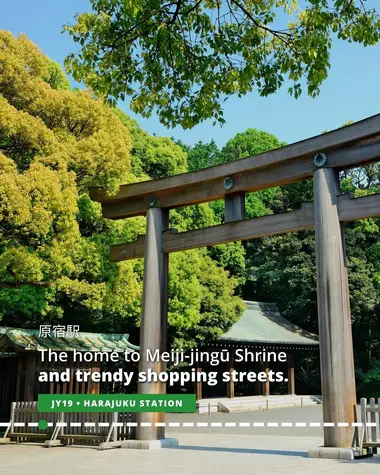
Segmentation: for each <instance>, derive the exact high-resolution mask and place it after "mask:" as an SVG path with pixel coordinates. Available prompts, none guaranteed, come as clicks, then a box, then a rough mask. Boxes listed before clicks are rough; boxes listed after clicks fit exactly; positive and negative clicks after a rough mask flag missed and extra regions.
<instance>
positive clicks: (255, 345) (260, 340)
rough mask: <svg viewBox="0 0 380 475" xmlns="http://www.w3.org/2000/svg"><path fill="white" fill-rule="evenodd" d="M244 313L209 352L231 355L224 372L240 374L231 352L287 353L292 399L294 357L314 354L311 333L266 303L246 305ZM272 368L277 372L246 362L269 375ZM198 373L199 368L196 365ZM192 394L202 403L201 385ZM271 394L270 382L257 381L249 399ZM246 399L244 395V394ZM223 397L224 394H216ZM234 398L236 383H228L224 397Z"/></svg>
mask: <svg viewBox="0 0 380 475" xmlns="http://www.w3.org/2000/svg"><path fill="white" fill-rule="evenodd" d="M245 304H246V306H247V309H246V310H245V312H244V313H243V315H242V316H241V317H240V318H239V320H238V321H237V322H236V323H235V324H234V325H232V327H231V328H230V329H229V330H228V331H227V332H226V333H225V334H224V335H222V336H221V338H220V339H219V340H218V343H217V344H216V345H213V346H211V347H210V351H212V350H215V349H217V350H218V351H220V350H223V349H227V350H229V352H230V357H229V361H228V363H227V368H226V369H227V371H230V372H232V371H234V370H236V371H239V368H241V366H242V365H241V363H240V362H239V363H238V362H234V361H233V357H234V351H235V350H236V349H237V348H241V349H243V348H246V349H248V350H249V351H252V352H255V351H258V352H260V351H262V350H265V351H272V352H275V353H278V352H285V353H286V363H285V364H286V366H287V367H286V368H285V371H284V374H285V375H286V379H287V380H288V381H287V394H290V395H295V394H296V387H295V377H294V359H295V358H294V356H295V354H296V353H299V352H300V350H317V349H318V339H317V337H316V336H315V335H313V334H312V333H309V332H307V331H306V330H303V329H302V328H300V327H298V326H297V325H294V324H293V323H291V322H290V321H289V320H286V319H285V318H283V317H282V316H281V315H280V314H279V312H278V310H277V308H276V306H275V305H274V304H269V303H261V302H250V301H245ZM271 366H275V367H276V368H277V367H278V366H279V364H278V363H275V364H273V365H272V364H271V363H264V362H261V361H260V362H252V363H251V362H247V364H246V369H249V370H252V371H256V372H260V371H265V372H266V373H268V372H269V370H270V369H271ZM198 370H199V371H201V370H202V368H201V366H200V365H198ZM195 393H196V396H197V400H200V399H202V397H203V396H204V391H203V390H202V383H201V382H198V383H196V385H195ZM270 394H271V390H270V381H269V379H268V380H267V381H266V382H265V383H261V382H259V381H257V382H256V383H253V384H252V388H251V390H250V391H249V395H255V396H259V395H260V396H261V395H262V396H269V395H270ZM245 395H247V394H245ZM217 396H224V394H217ZM235 396H236V391H235V383H234V381H233V380H231V381H229V382H228V383H227V397H228V398H234V397H235Z"/></svg>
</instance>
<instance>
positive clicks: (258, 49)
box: [64, 0, 380, 128]
mask: <svg viewBox="0 0 380 475" xmlns="http://www.w3.org/2000/svg"><path fill="white" fill-rule="evenodd" d="M91 6H92V11H91V12H89V13H84V14H80V15H77V16H76V18H75V23H74V24H73V25H70V26H68V25H67V26H65V27H64V29H65V30H66V31H67V32H68V33H69V34H70V35H71V36H72V38H73V40H74V41H75V42H77V43H79V44H80V45H81V49H80V51H79V53H78V54H76V55H70V56H69V57H68V58H67V60H66V66H67V68H68V71H69V72H72V73H73V75H74V77H75V79H77V80H80V81H84V82H85V83H86V84H87V85H88V86H90V87H91V88H92V89H93V90H95V91H96V92H97V94H99V95H101V96H104V97H106V98H107V99H108V100H109V101H111V102H113V103H115V102H116V101H117V100H118V99H122V100H123V99H124V98H125V97H127V96H129V97H130V98H131V107H132V109H133V110H134V111H135V112H138V113H140V114H142V115H143V116H145V117H148V116H149V115H150V114H151V113H152V111H153V110H155V111H156V112H157V113H158V115H159V118H160V120H161V122H162V123H163V124H165V125H167V126H176V125H181V126H182V127H183V128H191V127H193V126H194V125H196V124H197V123H199V122H201V121H203V120H205V119H208V118H213V119H214V122H215V123H216V122H219V123H221V124H223V123H224V118H223V108H224V102H225V100H226V99H227V98H228V97H229V96H231V95H233V94H237V95H239V96H242V95H244V94H246V93H248V92H250V91H252V90H255V91H257V93H258V94H260V95H262V96H267V95H270V94H274V93H275V92H277V91H278V90H279V88H280V87H281V86H282V85H283V84H284V83H285V81H286V80H290V84H291V85H290V87H289V93H290V94H291V95H293V96H294V97H295V98H298V97H299V96H300V94H301V93H302V91H303V90H306V91H307V93H308V94H309V95H311V96H312V97H315V96H316V95H317V94H318V93H319V88H320V86H321V84H322V82H323V81H324V80H325V79H326V77H327V74H328V70H329V67H330V57H329V56H330V53H329V52H330V49H331V42H332V38H333V36H334V35H336V36H337V37H338V38H341V39H342V40H345V41H350V42H351V41H354V42H359V43H361V44H363V45H365V46H367V45H373V44H376V43H377V42H378V41H379V33H380V20H379V16H378V14H377V13H376V12H375V11H374V10H370V9H365V8H364V7H365V6H364V4H363V2H362V1H360V0H355V1H350V2H347V1H346V0H334V1H331V2H327V1H323V2H321V1H315V0H308V1H305V2H302V3H300V4H298V2H297V1H296V0H294V1H285V0H277V1H275V0H256V1H252V0H230V1H228V2H224V1H223V2H220V1H210V0H200V1H199V0H177V1H174V2H169V1H163V0H155V1H153V2H152V1H148V0H138V1H135V2H125V1H124V0H93V1H92V2H91Z"/></svg>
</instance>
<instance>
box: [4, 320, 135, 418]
mask: <svg viewBox="0 0 380 475" xmlns="http://www.w3.org/2000/svg"><path fill="white" fill-rule="evenodd" d="M40 350H52V351H55V352H62V351H64V352H66V353H67V354H68V361H67V362H61V361H56V362H54V361H52V362H48V361H46V360H45V361H41V351H40ZM74 350H76V351H78V352H120V353H121V352H122V353H125V352H126V351H127V352H133V351H138V350H139V347H138V346H135V345H132V344H131V343H130V342H129V339H128V335H125V334H111V333H86V332H80V334H79V336H77V337H75V338H63V337H55V336H52V335H49V336H47V337H43V338H42V337H40V336H39V331H38V330H24V329H19V328H6V327H0V355H1V356H2V357H1V358H0V402H1V412H0V417H1V418H2V419H4V420H5V421H8V420H9V413H10V408H11V403H12V402H18V401H25V402H32V401H37V396H38V394H39V393H44V394H99V393H100V383H97V382H93V381H92V380H91V378H89V380H88V381H87V382H78V381H75V378H74V377H73V375H74V371H76V370H86V371H91V372H95V371H100V363H99V362H89V363H86V362H84V361H83V362H74V361H73V357H72V352H73V351H74ZM68 368H69V370H70V376H71V377H70V381H69V382H50V383H46V382H42V383H41V382H39V381H38V377H37V375H38V374H39V373H40V372H41V371H47V372H52V371H57V372H61V371H63V370H67V369H68Z"/></svg>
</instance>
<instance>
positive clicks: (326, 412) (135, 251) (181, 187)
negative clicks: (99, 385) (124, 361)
mask: <svg viewBox="0 0 380 475" xmlns="http://www.w3.org/2000/svg"><path fill="white" fill-rule="evenodd" d="M379 159H380V114H379V115H376V116H373V117H371V118H368V119H365V120H363V121H361V122H357V123H355V124H353V125H350V126H348V127H344V128H341V129H338V130H334V131H332V132H329V133H326V134H323V135H319V136H317V137H313V138H311V139H308V140H304V141H301V142H297V143H294V144H291V145H288V146H286V147H282V148H279V149H275V150H272V151H269V152H265V153H262V154H260V155H256V156H254V157H249V158H245V159H242V160H237V161H234V162H229V163H225V164H223V165H217V166H213V167H210V168H206V169H203V170H199V171H195V172H190V173H184V174H181V175H176V176H172V177H169V178H162V179H159V180H152V181H145V182H140V183H134V184H129V185H123V186H121V187H120V189H119V192H118V193H117V194H116V195H115V196H113V197H109V196H107V194H106V193H105V192H104V190H101V189H98V188H96V189H92V190H91V197H92V199H94V200H96V201H99V202H101V203H102V209H103V215H104V217H106V218H109V219H122V218H130V217H133V216H138V215H146V235H145V236H139V238H138V239H137V241H136V242H132V243H127V244H119V245H115V246H111V252H110V256H111V260H112V261H121V260H126V259H135V258H141V257H144V259H145V265H144V283H143V297H142V299H143V301H142V317H141V330H140V348H141V352H142V354H145V352H146V350H147V349H152V350H155V349H161V350H162V351H165V350H166V344H167V288H168V255H169V253H171V252H177V251H184V250H186V249H192V248H199V247H203V246H212V245H215V244H220V243H224V242H231V241H239V240H244V239H254V238H259V237H263V236H270V235H274V234H280V233H285V232H291V231H299V230H302V229H312V228H315V237H316V260H317V290H318V321H319V338H320V356H321V358H320V359H321V380H322V395H323V420H324V422H325V423H334V424H331V427H326V426H325V427H324V443H325V446H326V447H338V448H340V447H351V445H352V442H353V438H354V428H353V427H352V423H353V422H355V421H356V414H355V412H356V411H355V407H356V387H355V372H354V360H353V345H352V332H351V317H350V302H349V292H348V279H347V267H346V255H345V246H344V231H343V227H342V223H344V222H348V221H354V220H358V219H364V218H369V217H375V216H379V215H380V194H378V195H371V196H366V197H361V198H354V197H352V196H351V195H341V194H340V192H339V181H338V172H339V171H340V170H344V169H349V168H353V167H357V166H360V165H364V164H368V163H371V162H374V161H378V160H379ZM307 178H313V181H314V203H304V204H303V205H302V206H301V208H300V209H299V210H296V211H291V212H288V213H282V214H275V215H271V216H264V217H261V218H255V219H245V210H244V198H245V193H247V192H254V191H258V190H263V189H265V188H270V187H274V186H279V185H286V184H289V183H294V182H297V181H300V180H304V179H307ZM221 198H223V199H224V201H225V223H224V224H221V225H217V226H212V227H208V228H204V229H197V230H194V231H187V232H181V233H178V232H176V230H173V229H169V211H170V209H172V208H176V207H180V206H187V205H193V204H196V203H203V202H207V201H212V200H217V199H221ZM149 368H152V370H153V371H165V367H164V364H163V363H159V362H157V363H147V362H146V361H145V358H141V361H140V371H147V370H148V369H149ZM165 391H166V388H165V385H164V384H160V383H157V384H152V383H151V384H146V383H145V384H141V385H140V386H139V393H142V394H149V393H150V394H152V393H153V394H162V393H165ZM164 418H165V414H162V413H161V414H159V413H139V414H138V422H140V423H141V422H146V423H148V424H144V425H143V426H141V425H140V424H139V425H138V428H137V439H139V440H155V439H161V438H163V437H164V428H163V427H157V426H156V422H163V421H164ZM342 422H343V423H348V426H346V427H343V426H342V424H339V425H338V423H342Z"/></svg>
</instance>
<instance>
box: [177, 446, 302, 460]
mask: <svg viewBox="0 0 380 475" xmlns="http://www.w3.org/2000/svg"><path fill="white" fill-rule="evenodd" d="M173 450H191V451H196V450H200V451H202V452H227V453H233V454H260V455H287V456H290V457H302V458H305V457H306V458H307V453H306V452H297V451H289V450H274V449H244V448H239V447H205V446H202V445H179V446H178V447H173Z"/></svg>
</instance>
